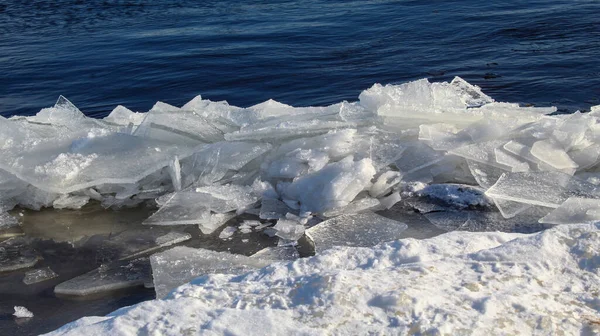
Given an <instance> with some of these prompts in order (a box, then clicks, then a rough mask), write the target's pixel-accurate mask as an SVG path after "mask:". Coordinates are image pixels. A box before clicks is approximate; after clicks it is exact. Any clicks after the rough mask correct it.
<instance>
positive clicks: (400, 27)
mask: <svg viewBox="0 0 600 336" xmlns="http://www.w3.org/2000/svg"><path fill="white" fill-rule="evenodd" d="M599 13H600V1H579V0H564V1H554V0H547V1H546V0H544V1H541V0H540V1H515V0H507V1H485V2H483V1H467V0H455V1H405V0H402V1H391V0H381V1H334V0H329V1H315V0H306V1H269V2H267V1H244V2H240V1H211V0H205V1H185V0H182V1H170V0H169V1H168V0H156V1H141V0H129V1H125V0H106V1H82V0H72V1H61V0H57V1H38V0H31V1H25V0H8V1H6V0H0V70H1V71H0V115H3V116H11V115H17V114H19V115H31V114H35V113H37V112H38V111H39V110H40V109H41V108H43V107H48V106H52V105H53V104H54V102H55V101H56V99H57V97H58V96H59V95H64V96H66V97H67V98H68V99H70V100H71V101H72V102H73V103H74V104H75V105H77V106H78V107H79V108H80V109H81V110H82V111H83V112H84V113H86V114H88V115H90V116H96V117H102V116H105V115H107V114H108V113H109V112H110V111H111V110H112V109H113V108H114V107H115V106H116V105H118V104H121V105H124V106H126V107H128V108H130V109H132V110H135V111H146V110H148V109H149V108H150V107H151V106H152V105H153V104H154V103H155V102H156V101H158V100H160V101H164V102H167V103H170V104H173V105H177V106H180V105H183V104H184V103H185V102H187V101H189V100H190V99H192V98H193V97H194V96H196V95H198V94H201V95H202V96H203V97H205V98H208V99H211V100H227V101H228V102H229V103H231V104H233V105H237V106H243V107H245V106H250V105H253V104H256V103H259V102H262V101H265V100H267V99H270V98H272V99H275V100H278V101H281V102H283V103H286V104H291V105H294V106H302V105H326V104H331V103H336V102H339V101H341V100H356V99H357V97H358V94H359V93H360V91H362V90H364V89H366V88H368V87H370V86H371V85H372V84H373V83H376V82H379V83H399V82H405V81H409V80H414V79H419V78H423V77H427V78H429V79H430V80H432V81H441V80H450V79H452V77H454V76H461V77H463V78H464V79H466V80H467V81H469V82H470V83H473V84H475V85H478V86H480V87H482V88H483V90H484V92H486V93H487V94H489V95H490V96H492V97H493V98H495V99H497V100H500V101H510V102H519V103H522V104H533V105H539V106H544V105H556V106H558V108H559V110H560V111H561V112H573V111H575V110H578V109H580V110H588V109H589V107H590V106H591V105H597V104H600V62H598V57H599V55H600V15H598V14H599ZM104 215H105V216H109V215H107V214H104ZM29 216H30V218H34V219H35V221H32V222H31V225H25V226H24V227H23V230H25V231H26V230H28V229H29V230H33V229H34V228H35V230H36V231H35V232H34V231H31V232H26V233H27V234H31V235H32V236H36V237H40V238H41V239H54V238H55V237H53V236H52V234H53V232H55V231H53V230H51V229H49V228H52V226H48V225H40V224H43V221H44V220H45V219H44V218H46V219H47V218H56V216H64V213H63V214H54V213H53V214H50V215H48V216H46V217H44V214H41V215H37V216H38V217H36V215H35V214H31V213H30V215H29ZM109 217H110V216H109ZM78 218H80V223H87V219H84V218H85V216H84V217H78ZM119 218H122V217H119ZM107 221H109V222H110V220H107ZM113 221H118V219H113ZM75 222H77V221H76V220H75ZM57 223H58V221H57ZM60 223H63V224H64V217H61V221H60ZM110 223H112V222H110ZM63 224H61V225H63ZM71 228H72V226H69V227H68V229H69V230H71ZM69 232H70V231H69ZM102 232H103V233H110V232H111V230H108V231H106V232H104V231H102ZM419 234H423V232H420V231H419V230H417V231H416V233H415V232H413V233H411V235H413V236H419ZM430 234H432V233H430V232H426V234H425V236H426V235H430ZM206 244H208V242H207V243H206ZM206 244H200V245H201V246H206ZM58 248H59V247H57V246H50V247H48V249H47V250H49V251H51V252H52V251H55V250H57V249H58ZM222 248H223V249H225V247H224V246H222ZM59 251H61V250H60V249H59ZM69 251H70V250H69ZM42 252H44V251H42ZM67 252H68V251H67ZM246 252H247V251H246ZM44 253H46V252H44ZM65 253H66V252H65ZM69 253H71V252H69ZM93 260H96V257H95V256H94V257H93ZM45 262H46V263H52V262H53V261H52V258H50V257H46V261H45ZM81 264H85V266H86V267H88V268H93V267H96V266H97V265H94V264H93V263H92V264H90V263H87V262H86V261H85V260H83V261H81ZM86 270H87V268H85V267H79V268H78V271H79V273H82V272H84V271H86ZM19 276H22V275H19ZM11 277H13V278H14V279H12V278H11ZM17 277H18V276H17V275H4V276H3V277H2V278H1V279H0V289H1V290H2V294H1V296H0V334H7V335H8V334H23V335H29V334H36V333H39V332H45V331H49V330H51V329H53V328H55V327H57V326H59V325H61V324H62V323H66V322H68V321H70V320H72V319H75V318H78V317H80V316H81V315H82V314H83V312H86V313H87V314H96V315H102V314H106V313H108V312H109V311H112V310H114V309H116V308H117V307H120V306H123V305H128V304H132V303H135V302H137V301H140V300H144V299H148V298H151V297H152V292H151V291H150V292H147V291H146V292H144V291H142V292H138V293H136V294H135V295H130V296H120V297H111V298H105V299H103V300H100V301H94V302H90V301H88V302H67V301H61V300H58V299H57V298H55V297H54V296H53V294H52V286H53V285H55V284H56V283H58V282H59V280H56V281H55V282H56V283H50V284H46V285H44V286H41V287H36V288H34V289H27V287H26V286H24V285H22V284H21V285H19V286H18V288H16V289H15V287H14V286H12V285H10V286H9V284H10V283H12V282H10V281H13V280H14V283H17V282H19V281H20V279H21V278H19V279H17ZM9 278H11V279H12V280H11V279H9ZM19 303H21V304H23V305H26V306H27V305H33V304H36V305H41V306H45V307H47V308H46V309H45V312H46V313H47V314H45V313H42V314H41V315H40V316H39V318H38V320H39V321H44V322H43V323H41V322H35V320H32V321H31V322H29V323H28V324H23V325H17V324H16V323H15V322H14V321H13V317H12V316H11V315H10V314H11V313H12V311H11V310H12V306H14V305H16V304H19ZM61 307H64V308H61ZM52 312H60V313H59V314H52ZM44 314H45V315H44ZM36 323H37V324H36Z"/></svg>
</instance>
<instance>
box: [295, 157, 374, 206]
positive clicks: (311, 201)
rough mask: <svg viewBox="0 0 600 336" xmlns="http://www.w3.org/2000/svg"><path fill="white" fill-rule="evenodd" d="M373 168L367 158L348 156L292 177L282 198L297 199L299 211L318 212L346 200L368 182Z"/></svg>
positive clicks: (366, 186) (349, 199) (342, 204)
mask: <svg viewBox="0 0 600 336" xmlns="http://www.w3.org/2000/svg"><path fill="white" fill-rule="evenodd" d="M373 175H375V168H374V167H373V164H372V163H371V160H370V159H362V160H360V161H354V158H353V157H352V156H348V157H346V158H344V159H343V160H341V161H339V162H335V163H330V164H328V165H327V166H325V167H324V168H323V169H321V170H319V171H317V172H314V173H312V174H308V175H305V176H302V177H300V178H298V179H296V180H295V181H294V182H293V183H292V184H290V185H289V186H287V187H286V188H285V190H284V195H285V198H287V199H291V200H297V201H299V202H300V205H301V211H300V212H301V213H302V212H314V213H321V212H324V211H327V210H330V209H334V208H339V207H343V206H345V205H347V204H348V203H350V202H351V201H352V200H353V199H354V198H355V197H356V195H358V193H360V192H361V191H363V190H365V189H367V188H369V187H370V185H371V179H372V178H373Z"/></svg>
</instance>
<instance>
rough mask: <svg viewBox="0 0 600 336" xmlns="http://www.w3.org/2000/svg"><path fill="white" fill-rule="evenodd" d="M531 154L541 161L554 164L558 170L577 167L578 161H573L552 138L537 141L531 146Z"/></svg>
mask: <svg viewBox="0 0 600 336" xmlns="http://www.w3.org/2000/svg"><path fill="white" fill-rule="evenodd" d="M531 155H533V156H535V157H536V158H537V159H539V160H540V161H542V162H544V163H546V164H548V165H550V166H552V167H553V168H555V169H556V170H562V169H577V167H578V166H577V163H575V162H573V160H571V158H570V157H569V154H567V152H565V151H564V149H562V148H561V147H560V146H559V145H558V144H557V143H555V142H554V141H551V140H548V139H547V140H540V141H536V142H535V143H534V144H533V146H531Z"/></svg>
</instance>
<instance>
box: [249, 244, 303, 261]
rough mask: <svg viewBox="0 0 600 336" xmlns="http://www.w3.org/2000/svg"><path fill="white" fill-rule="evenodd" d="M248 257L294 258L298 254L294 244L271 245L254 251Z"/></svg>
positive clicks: (297, 256) (267, 258)
mask: <svg viewBox="0 0 600 336" xmlns="http://www.w3.org/2000/svg"><path fill="white" fill-rule="evenodd" d="M250 258H257V259H262V260H296V259H298V258H300V254H299V253H298V250H297V249H296V247H295V246H273V247H265V248H264V249H262V250H260V251H258V252H256V253H254V254H253V255H251V256H250Z"/></svg>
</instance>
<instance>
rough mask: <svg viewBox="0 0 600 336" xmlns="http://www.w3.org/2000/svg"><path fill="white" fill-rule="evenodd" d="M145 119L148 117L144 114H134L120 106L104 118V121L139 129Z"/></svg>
mask: <svg viewBox="0 0 600 336" xmlns="http://www.w3.org/2000/svg"><path fill="white" fill-rule="evenodd" d="M145 117H146V115H145V114H144V113H137V112H133V111H131V110H130V109H128V108H126V107H125V106H121V105H119V106H117V107H115V108H114V109H113V110H112V111H111V112H110V114H109V115H108V116H106V117H105V118H104V120H105V121H108V122H109V123H112V124H115V125H121V126H129V125H131V126H135V127H137V126H138V125H139V124H141V123H142V121H143V120H144V118H145ZM132 131H133V129H132Z"/></svg>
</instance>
